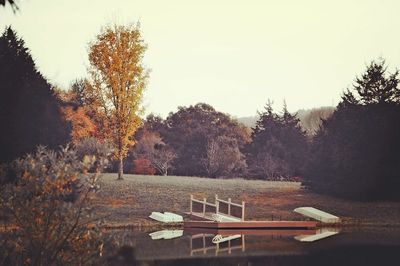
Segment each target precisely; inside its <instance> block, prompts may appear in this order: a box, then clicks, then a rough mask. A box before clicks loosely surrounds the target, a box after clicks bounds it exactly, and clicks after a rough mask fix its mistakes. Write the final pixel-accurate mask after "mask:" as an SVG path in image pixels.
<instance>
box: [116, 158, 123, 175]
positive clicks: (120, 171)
mask: <svg viewBox="0 0 400 266" xmlns="http://www.w3.org/2000/svg"><path fill="white" fill-rule="evenodd" d="M123 175H124V159H123V158H122V156H121V157H119V166H118V178H117V180H123V179H124V177H123Z"/></svg>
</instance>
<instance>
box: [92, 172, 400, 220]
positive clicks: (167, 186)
mask: <svg viewBox="0 0 400 266" xmlns="http://www.w3.org/2000/svg"><path fill="white" fill-rule="evenodd" d="M116 179H117V176H116V174H104V175H103V177H102V178H101V180H100V182H99V184H100V190H99V191H98V192H97V194H96V196H95V197H94V203H95V209H96V213H97V214H98V215H100V216H106V224H107V226H116V227H123V226H130V227H136V226H138V227H142V226H157V223H155V222H153V221H151V220H150V219H149V218H147V217H148V215H150V213H151V212H152V211H161V212H163V211H171V212H175V213H180V214H182V213H183V212H186V211H188V210H189V197H190V194H193V195H194V197H195V198H198V199H202V198H204V197H206V198H207V199H208V200H209V201H213V198H214V195H215V194H218V196H219V197H220V198H223V199H227V198H228V197H230V198H232V201H234V202H240V201H242V200H243V201H245V202H246V219H250V220H255V219H272V218H273V219H289V220H293V219H302V217H301V216H300V215H298V214H295V213H293V209H294V208H296V207H300V206H312V207H316V208H319V209H322V210H324V211H327V212H330V213H332V214H335V215H338V216H340V217H341V218H342V220H343V222H344V223H346V224H368V225H392V226H395V225H396V226H398V225H400V203H398V202H373V203H365V202H356V201H348V200H342V199H336V198H332V197H329V196H324V195H318V194H315V193H313V192H311V191H308V190H306V189H303V188H301V186H300V184H299V183H294V182H268V181H256V180H242V179H209V178H199V177H180V176H141V175H125V179H124V180H122V181H117V180H116Z"/></svg>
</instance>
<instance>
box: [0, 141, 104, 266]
mask: <svg viewBox="0 0 400 266" xmlns="http://www.w3.org/2000/svg"><path fill="white" fill-rule="evenodd" d="M94 162H95V160H93V159H92V158H90V157H88V156H86V157H84V158H83V160H78V159H77V156H76V153H75V152H74V151H73V150H71V149H68V148H63V149H62V150H61V151H60V152H59V153H55V152H53V151H49V150H46V149H45V148H43V147H38V149H37V151H36V153H35V154H29V155H27V156H26V157H24V158H21V159H18V160H16V161H15V162H14V163H13V164H12V165H11V167H10V168H11V171H13V172H14V174H15V176H16V180H15V182H14V183H7V184H5V185H3V186H2V187H1V188H0V190H1V191H0V193H1V194H0V210H1V213H3V214H4V216H5V217H3V219H4V221H3V223H4V225H5V226H4V227H5V230H4V231H3V233H2V238H1V246H2V248H1V249H0V258H1V259H0V264H2V265H22V264H32V265H65V264H72V265H82V264H87V263H89V261H91V260H92V259H94V258H95V257H96V247H98V245H99V244H100V242H99V241H98V238H97V233H96V230H95V229H96V228H97V227H96V226H94V227H92V229H90V228H89V226H88V225H89V224H92V223H94V220H93V217H92V215H91V213H90V206H89V200H90V195H91V193H92V192H91V191H92V188H93V187H95V182H96V180H97V178H98V176H99V175H98V173H94V174H88V172H87V170H88V169H89V168H91V167H93V164H94ZM5 173H6V172H4V171H3V172H2V174H3V175H4V174H5ZM77 188H79V189H77ZM72 198H73V201H71V199H72ZM11 228H12V229H14V230H10V229H11Z"/></svg>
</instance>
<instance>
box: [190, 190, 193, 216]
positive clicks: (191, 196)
mask: <svg viewBox="0 0 400 266" xmlns="http://www.w3.org/2000/svg"><path fill="white" fill-rule="evenodd" d="M192 212H193V195H192V194H190V215H192Z"/></svg>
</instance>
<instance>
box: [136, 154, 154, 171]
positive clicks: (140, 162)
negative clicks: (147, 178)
mask: <svg viewBox="0 0 400 266" xmlns="http://www.w3.org/2000/svg"><path fill="white" fill-rule="evenodd" d="M133 167H134V170H133V171H134V173H135V174H140V175H154V174H155V173H156V169H155V168H154V167H153V166H152V165H151V162H150V161H149V160H147V159H145V158H143V157H139V158H138V159H135V160H133Z"/></svg>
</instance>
